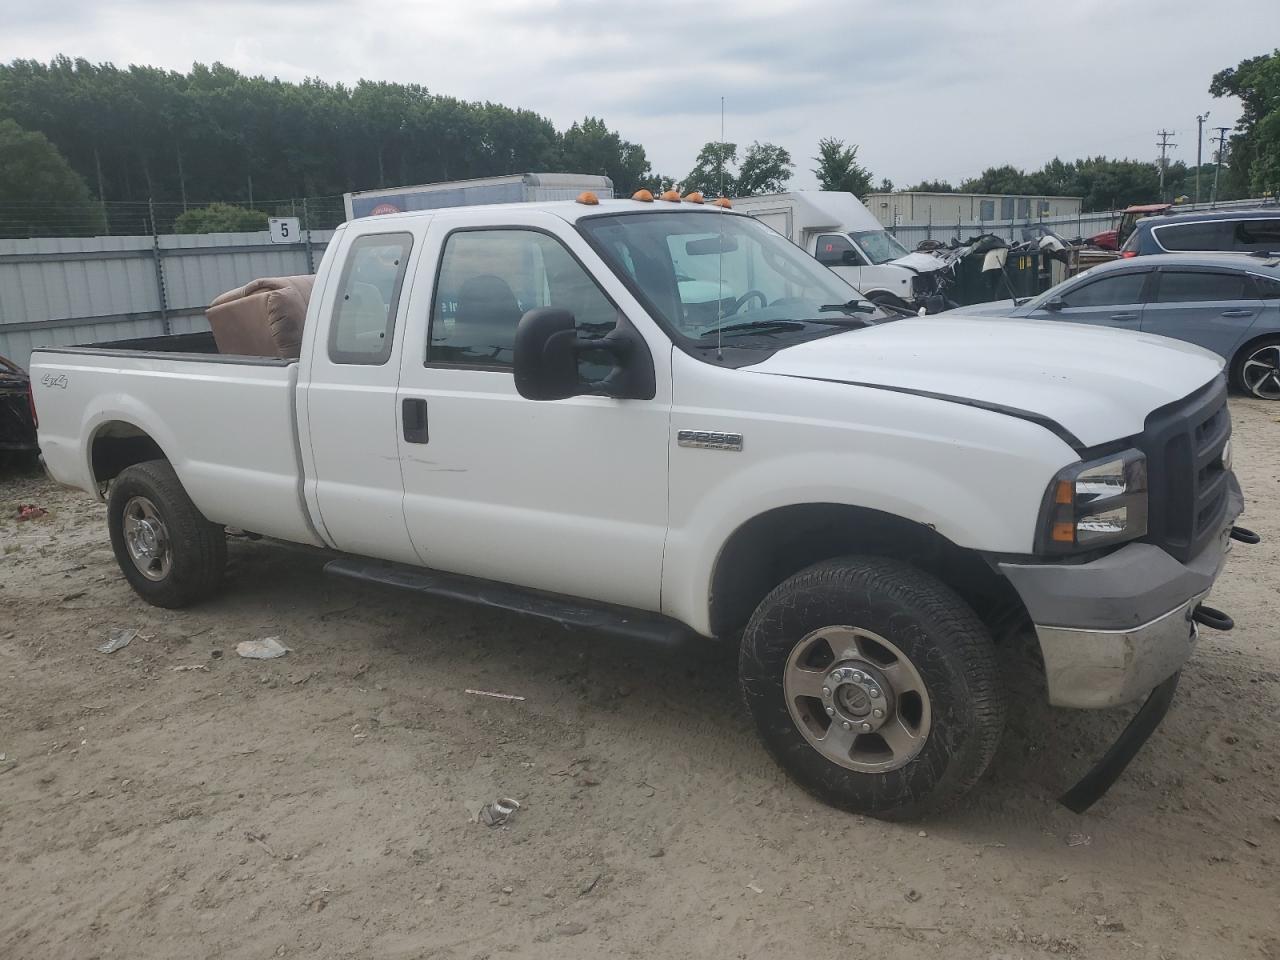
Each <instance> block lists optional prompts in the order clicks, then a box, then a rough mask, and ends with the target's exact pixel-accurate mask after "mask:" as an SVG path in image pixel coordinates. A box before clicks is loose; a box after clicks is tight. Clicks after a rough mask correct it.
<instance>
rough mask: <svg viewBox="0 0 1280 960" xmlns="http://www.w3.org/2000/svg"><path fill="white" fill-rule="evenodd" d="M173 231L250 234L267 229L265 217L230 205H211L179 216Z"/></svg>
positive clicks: (253, 211)
mask: <svg viewBox="0 0 1280 960" xmlns="http://www.w3.org/2000/svg"><path fill="white" fill-rule="evenodd" d="M173 229H174V230H175V231H176V232H177V233H252V232H253V231H256V230H265V229H267V215H266V213H265V212H263V211H262V210H250V209H248V208H247V207H237V206H235V205H234V204H230V203H211V204H209V206H207V207H197V208H196V209H194V210H188V211H187V212H186V213H183V214H181V215H180V216H179V217H178V219H177V220H175V221H174V225H173Z"/></svg>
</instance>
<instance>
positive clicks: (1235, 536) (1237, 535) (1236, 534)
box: [1231, 527, 1262, 546]
mask: <svg viewBox="0 0 1280 960" xmlns="http://www.w3.org/2000/svg"><path fill="white" fill-rule="evenodd" d="M1231 539H1232V540H1239V541H1240V542H1241V543H1247V544H1249V545H1250V546H1252V545H1253V544H1255V543H1261V542H1262V538H1261V537H1260V536H1258V535H1257V534H1256V533H1254V532H1253V531H1252V530H1250V529H1248V528H1247V527H1232V528H1231Z"/></svg>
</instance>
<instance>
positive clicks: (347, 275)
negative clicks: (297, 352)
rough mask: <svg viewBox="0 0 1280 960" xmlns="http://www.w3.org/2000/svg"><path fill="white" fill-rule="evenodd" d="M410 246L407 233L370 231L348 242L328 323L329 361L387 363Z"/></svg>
mask: <svg viewBox="0 0 1280 960" xmlns="http://www.w3.org/2000/svg"><path fill="white" fill-rule="evenodd" d="M412 248H413V235H412V234H408V233H371V234H366V235H365V236H363V237H358V238H356V240H354V241H353V242H352V244H351V248H350V249H349V250H348V252H347V262H346V263H345V264H344V265H343V267H342V278H341V279H340V280H339V281H338V300H337V304H336V305H335V306H334V310H333V320H332V321H331V322H330V324H329V359H330V360H331V361H332V362H334V363H360V364H373V365H377V364H383V363H386V362H387V358H389V357H390V356H391V343H392V341H393V340H394V338H395V326H396V309H397V307H398V306H399V305H400V291H401V288H402V287H403V286H404V274H405V268H406V266H407V263H408V259H409V251H410V250H411V249H412Z"/></svg>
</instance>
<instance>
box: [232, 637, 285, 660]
mask: <svg viewBox="0 0 1280 960" xmlns="http://www.w3.org/2000/svg"><path fill="white" fill-rule="evenodd" d="M288 652H289V647H286V646H285V645H284V644H283V643H281V642H280V638H279V637H263V638H262V639H261V640H241V641H240V642H239V643H237V644H236V653H238V654H239V655H240V656H242V657H244V658H245V659H246V660H274V659H276V657H283V656H284V655H285V654H286V653H288Z"/></svg>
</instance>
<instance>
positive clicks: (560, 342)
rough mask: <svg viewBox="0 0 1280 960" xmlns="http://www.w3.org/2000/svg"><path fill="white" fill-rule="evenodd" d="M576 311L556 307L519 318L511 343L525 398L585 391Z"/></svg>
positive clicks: (551, 397) (518, 386)
mask: <svg viewBox="0 0 1280 960" xmlns="http://www.w3.org/2000/svg"><path fill="white" fill-rule="evenodd" d="M577 340H578V330H577V327H576V326H575V325H574V321H573V314H572V313H570V312H569V311H568V310H559V309H556V308H555V307H541V308H539V309H537V310H530V311H529V312H528V313H526V314H525V315H524V316H523V317H521V318H520V323H519V324H518V325H517V326H516V336H515V340H514V342H513V344H512V353H513V354H514V359H513V366H514V373H515V379H516V390H517V391H518V392H519V394H520V396H522V397H524V398H525V399H526V400H564V399H565V398H566V397H576V396H577V395H579V394H580V393H582V392H583V391H582V389H581V386H582V385H581V383H580V381H579V377H578V354H577V351H576V350H575V349H574V347H575V345H576V343H577Z"/></svg>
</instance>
